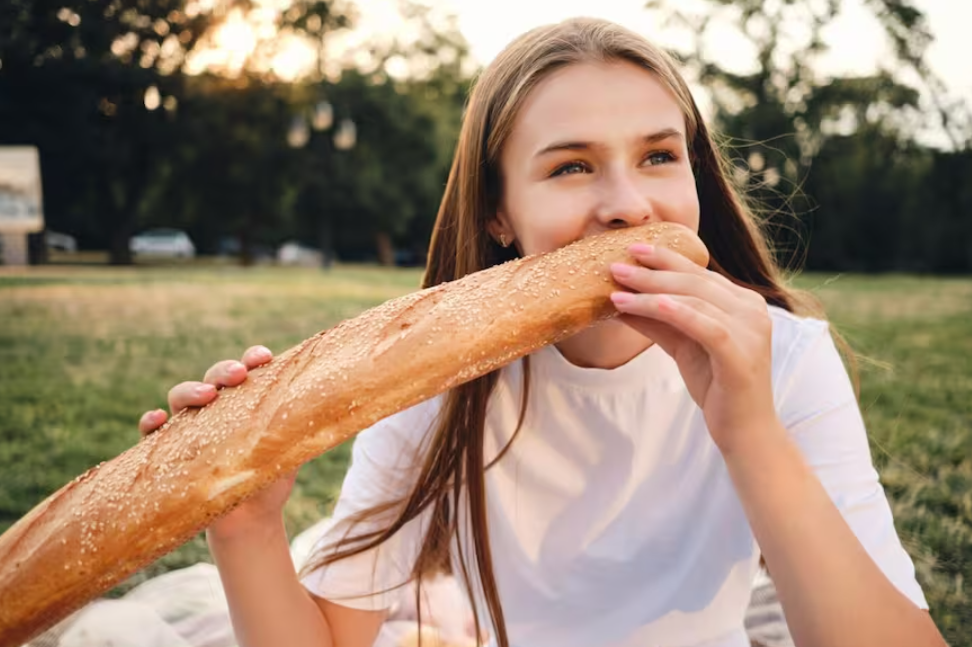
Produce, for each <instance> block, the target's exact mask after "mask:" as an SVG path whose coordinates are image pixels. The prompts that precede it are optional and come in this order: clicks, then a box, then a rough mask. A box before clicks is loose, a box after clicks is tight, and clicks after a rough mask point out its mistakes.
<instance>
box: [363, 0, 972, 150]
mask: <svg viewBox="0 0 972 647" xmlns="http://www.w3.org/2000/svg"><path fill="white" fill-rule="evenodd" d="M425 1H426V2H427V3H429V4H431V5H432V6H434V7H435V8H436V9H437V10H441V11H446V12H452V13H454V14H455V15H456V17H457V19H458V27H459V29H460V31H461V32H462V33H463V35H464V36H465V37H466V39H467V40H468V41H469V44H470V47H471V51H472V55H473V56H474V58H475V59H476V60H477V61H478V62H480V63H482V64H486V63H489V61H490V60H492V59H493V57H495V56H496V54H497V53H498V52H499V51H500V50H501V49H502V48H503V47H504V46H506V44H507V43H509V42H510V41H511V40H513V39H514V38H515V37H516V36H518V35H519V34H521V33H523V32H525V31H527V30H529V29H531V28H533V27H536V26H538V25H542V24H546V23H551V22H556V21H558V20H562V19H564V18H569V17H572V16H594V17H601V18H606V19H609V20H613V21H615V22H618V23H621V24H623V25H625V26H627V27H630V28H632V29H634V30H635V31H638V32H640V33H642V34H645V35H646V36H648V37H649V38H651V39H652V40H653V41H655V42H657V43H658V44H661V45H664V46H669V47H675V48H676V49H678V48H679V47H681V48H683V49H687V48H688V46H689V45H690V43H691V40H690V39H689V37H688V35H687V34H685V33H680V32H679V30H677V29H673V28H671V27H667V28H666V27H665V26H663V24H662V23H661V20H660V18H659V16H658V14H653V13H652V12H650V11H648V10H646V9H645V8H644V6H645V4H646V3H645V0H555V1H554V0H425ZM768 1H772V0H768ZM355 3H356V5H357V6H358V7H359V11H361V16H360V20H359V27H360V31H361V34H362V36H363V35H364V34H368V33H393V32H394V31H395V28H396V24H397V20H396V17H395V10H394V7H395V0H356V2H355ZM677 4H678V6H679V7H680V8H687V9H689V10H691V9H692V8H693V6H696V7H697V6H699V5H700V2H699V1H698V0H677ZM916 4H917V5H918V7H919V8H920V9H921V10H923V11H924V12H925V14H926V16H927V18H928V20H929V25H930V28H931V31H932V33H933V35H934V36H935V42H934V43H933V44H932V45H931V47H930V48H929V50H928V53H927V56H928V61H929V64H930V65H931V67H932V69H933V70H934V72H935V73H936V74H937V75H938V76H939V77H940V78H941V79H942V80H943V81H944V82H945V84H946V86H947V87H948V89H949V91H950V92H952V93H954V94H955V95H956V96H959V97H964V98H965V100H966V101H967V102H968V103H969V105H972V46H970V44H969V26H970V25H972V0H918V2H917V3H916ZM825 34H826V36H825V37H826V41H827V43H828V44H829V45H830V48H831V49H830V51H829V53H828V54H827V55H826V56H825V57H824V58H823V59H822V60H820V61H819V65H818V69H819V71H820V72H821V73H823V74H832V75H837V74H867V73H871V72H874V71H876V70H877V68H878V65H879V63H880V61H882V60H885V61H887V60H892V58H893V50H892V48H891V45H890V43H889V42H888V40H887V37H886V36H885V35H884V33H883V30H882V28H881V26H880V25H879V24H878V22H877V19H876V18H875V17H874V16H873V14H872V13H870V11H869V10H868V9H866V8H865V6H864V1H863V0H843V3H842V10H841V15H840V16H839V17H838V19H837V20H836V21H835V22H834V23H833V24H832V25H831V26H830V28H829V29H828V30H827V32H825ZM740 39H741V37H740V36H738V35H734V34H733V33H732V31H731V30H729V29H724V30H721V31H717V32H715V33H714V37H713V38H712V40H711V42H710V44H709V47H710V50H709V51H710V53H711V54H712V55H714V56H717V57H718V58H719V60H720V61H722V63H723V65H724V66H727V67H730V68H734V69H738V70H739V71H743V70H745V69H746V67H747V65H751V64H752V61H753V57H752V53H751V51H750V50H748V49H747V46H746V43H745V42H744V41H741V40H740ZM905 80H908V79H907V77H905ZM696 94H697V95H698V93H696ZM697 99H699V100H700V103H703V104H704V103H705V98H704V97H698V96H697ZM932 139H935V137H934V135H932Z"/></svg>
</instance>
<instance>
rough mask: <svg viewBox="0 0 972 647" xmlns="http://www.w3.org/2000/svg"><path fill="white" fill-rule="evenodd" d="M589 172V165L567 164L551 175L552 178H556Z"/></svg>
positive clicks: (579, 163) (580, 163)
mask: <svg viewBox="0 0 972 647" xmlns="http://www.w3.org/2000/svg"><path fill="white" fill-rule="evenodd" d="M587 171H588V168H587V165H586V164H584V163H582V162H567V163H566V164H563V165H561V166H558V167H557V168H556V169H554V172H553V173H551V174H550V177H556V176H558V175H574V174H576V173H585V172H587Z"/></svg>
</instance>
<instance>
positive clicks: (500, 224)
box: [486, 209, 515, 245]
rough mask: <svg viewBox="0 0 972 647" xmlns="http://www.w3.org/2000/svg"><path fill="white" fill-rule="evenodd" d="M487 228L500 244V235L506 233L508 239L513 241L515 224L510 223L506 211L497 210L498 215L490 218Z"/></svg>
mask: <svg viewBox="0 0 972 647" xmlns="http://www.w3.org/2000/svg"><path fill="white" fill-rule="evenodd" d="M486 229H487V231H489V235H490V237H492V239H493V240H495V241H496V244H497V245H498V244H499V241H500V236H503V235H505V236H506V239H507V240H508V241H511V242H512V241H513V239H514V237H515V236H514V234H513V226H512V225H511V224H510V218H509V216H507V215H506V212H505V211H503V210H502V209H500V210H498V211H497V212H496V215H495V216H493V217H492V218H490V219H489V222H488V223H487V224H486Z"/></svg>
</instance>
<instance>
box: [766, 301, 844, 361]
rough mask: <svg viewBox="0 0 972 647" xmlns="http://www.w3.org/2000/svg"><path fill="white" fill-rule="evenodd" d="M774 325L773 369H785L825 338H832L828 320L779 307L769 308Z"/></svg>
mask: <svg viewBox="0 0 972 647" xmlns="http://www.w3.org/2000/svg"><path fill="white" fill-rule="evenodd" d="M769 315H770V320H771V321H772V323H773V368H774V371H775V370H777V369H780V370H782V369H784V368H786V367H787V366H788V365H791V364H792V362H793V361H794V360H796V359H798V358H799V357H800V356H801V355H803V354H804V353H806V352H807V350H808V349H809V348H811V347H812V346H814V345H815V344H817V343H819V342H820V340H821V339H823V338H830V323H829V322H828V321H827V320H826V319H819V318H817V317H807V316H802V315H797V314H794V313H792V312H790V311H788V310H784V309H783V308H780V307H777V306H769Z"/></svg>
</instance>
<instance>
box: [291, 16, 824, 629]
mask: <svg viewBox="0 0 972 647" xmlns="http://www.w3.org/2000/svg"><path fill="white" fill-rule="evenodd" d="M611 61H626V62H630V63H634V64H635V65H638V66H640V67H642V68H644V69H645V70H647V71H648V72H650V73H652V74H654V75H655V76H656V78H658V79H659V80H660V81H661V83H662V84H663V85H664V86H665V87H666V88H667V89H668V90H669V91H670V92H671V93H672V95H673V96H674V97H675V100H676V101H677V102H678V104H679V105H680V106H681V108H682V111H683V114H684V116H685V126H686V131H687V132H686V134H687V141H688V148H689V155H690V157H691V163H692V167H693V171H694V174H695V179H696V185H697V190H698V196H699V203H700V208H701V219H700V225H699V236H700V237H701V238H702V240H703V241H704V242H705V244H706V245H707V246H708V248H709V251H710V254H711V257H712V261H711V264H710V269H712V270H714V271H717V272H720V273H722V274H723V275H725V276H726V277H729V278H730V279H731V280H733V281H735V282H736V283H738V284H740V285H743V286H746V287H748V288H750V289H752V290H755V291H757V292H759V293H760V294H762V295H763V296H764V297H765V298H766V300H767V302H768V303H770V304H771V305H775V306H779V307H781V308H784V309H786V310H789V311H791V312H800V313H802V314H815V315H818V314H819V312H817V311H816V310H815V308H814V306H813V305H812V300H809V299H807V298H805V296H804V295H802V294H801V293H798V292H796V291H793V290H790V289H788V288H787V287H786V286H785V285H784V282H783V280H782V277H781V273H780V270H779V268H778V267H777V265H776V263H775V262H774V259H773V257H772V254H771V252H770V249H769V247H768V244H767V238H766V236H765V235H764V234H763V232H762V230H761V227H760V225H759V223H758V222H757V220H756V217H755V216H754V214H753V212H752V211H751V210H750V209H749V208H748V207H747V206H746V203H745V201H744V200H743V199H742V198H741V196H740V195H739V194H738V193H737V191H736V189H735V188H734V186H733V184H732V182H731V181H730V179H729V178H730V175H729V174H728V172H727V163H726V161H725V159H724V157H723V156H722V154H721V153H720V151H719V149H718V148H717V147H716V145H715V144H714V142H713V140H712V137H711V136H710V134H709V131H708V130H707V128H706V125H705V123H704V121H703V120H702V117H701V115H700V113H699V110H698V107H697V106H696V104H695V101H694V100H693V98H692V95H691V92H690V91H689V88H688V85H687V84H686V82H685V80H684V79H683V78H682V76H681V74H680V73H679V72H678V70H677V68H676V64H675V62H674V61H673V60H672V59H671V58H670V57H669V56H668V55H667V54H666V53H665V52H664V51H662V50H661V49H659V48H657V47H655V46H653V45H652V44H651V43H649V42H648V41H647V40H646V39H644V38H643V37H642V36H640V35H638V34H635V33H633V32H631V31H629V30H627V29H625V28H623V27H621V26H619V25H616V24H613V23H610V22H606V21H603V20H595V19H586V18H584V19H572V20H567V21H565V22H561V23H558V24H554V25H549V26H545V27H540V28H537V29H534V30H532V31H530V32H528V33H526V34H524V35H523V36H521V37H519V38H518V39H516V40H515V41H513V42H512V43H511V44H510V45H509V46H508V47H507V48H506V49H505V50H504V51H503V52H502V53H501V54H500V55H499V56H498V57H497V58H496V59H495V60H494V61H493V62H492V63H491V64H490V65H489V67H487V68H486V69H485V70H484V71H483V73H482V75H481V76H480V78H479V79H478V81H477V83H476V84H475V86H474V89H473V91H472V93H471V95H470V98H469V102H468V105H467V108H466V114H465V117H464V120H463V124H462V130H461V132H460V135H459V141H458V144H457V146H456V152H455V158H454V160H453V163H452V168H451V171H450V173H449V179H448V182H447V184H446V188H445V194H444V195H443V198H442V203H441V206H440V207H439V212H438V217H437V219H436V222H435V227H434V230H433V233H432V241H431V246H430V250H429V257H428V265H427V269H426V273H425V277H424V279H423V287H430V286H433V285H437V284H439V283H443V282H446V281H452V280H455V279H458V278H460V277H462V276H464V275H466V274H469V273H471V272H477V271H479V270H482V269H485V268H487V267H490V266H492V265H495V264H497V263H500V262H503V261H505V260H509V259H510V258H511V257H512V254H514V253H515V252H512V251H511V249H504V248H503V247H501V246H499V245H498V244H497V243H496V242H495V241H494V240H493V239H492V238H491V237H490V235H489V234H488V232H487V224H488V223H489V222H490V220H491V219H492V218H494V217H495V215H496V212H497V207H498V205H499V200H500V196H501V193H502V186H501V175H500V162H499V160H500V152H501V151H502V150H503V145H504V144H505V142H506V141H507V139H508V138H509V136H510V132H511V131H512V129H513V126H514V123H515V121H516V117H517V114H518V113H519V111H520V108H521V106H522V105H523V102H524V100H525V99H526V97H527V96H528V95H529V94H530V92H531V90H532V89H533V88H535V87H536V86H537V85H538V84H539V83H541V82H542V81H543V80H544V79H545V78H547V77H548V76H549V75H550V74H551V73H552V72H554V71H556V70H558V69H561V68H563V67H565V66H568V65H573V64H577V63H584V62H611ZM525 369H526V370H525V371H524V374H525V376H526V377H525V387H528V385H529V363H528V362H527V363H526V365H525ZM497 375H498V373H496V372H494V373H491V374H488V375H485V376H483V377H481V378H478V379H476V380H473V381H472V382H469V383H467V384H464V385H462V386H460V387H458V388H455V389H453V390H451V391H450V392H449V393H448V394H447V395H446V396H445V398H444V401H443V406H442V409H441V412H440V415H439V418H438V420H437V423H436V425H435V426H434V429H433V430H432V436H431V438H430V442H429V444H428V450H427V451H426V452H425V454H424V456H422V457H421V459H420V461H419V462H418V464H417V465H416V469H417V478H416V479H415V482H414V484H413V485H412V487H411V490H410V492H409V494H408V495H407V496H406V497H404V498H403V499H401V500H398V501H388V502H386V503H384V504H382V505H381V506H378V507H376V508H373V509H371V510H368V511H366V512H365V513H364V514H362V515H360V516H359V517H357V518H356V520H357V521H364V520H372V521H373V520H375V519H377V518H385V517H382V516H381V515H386V514H388V513H391V515H390V516H389V517H387V518H388V523H387V525H385V526H384V528H383V529H381V530H377V531H370V532H362V533H360V534H358V535H355V536H350V537H348V538H346V539H344V540H343V541H341V542H340V544H339V546H338V547H337V550H335V551H333V552H330V553H329V554H326V555H322V556H320V557H319V559H317V561H316V563H314V564H312V565H311V567H310V568H311V569H313V568H319V567H322V566H325V565H327V564H330V563H333V562H335V561H338V560H340V559H344V558H346V557H350V556H352V555H355V554H358V553H361V552H363V551H366V550H369V549H372V548H374V547H376V546H378V545H380V544H381V543H383V542H385V541H386V540H388V539H389V538H390V537H392V536H393V535H394V534H395V533H396V532H398V531H399V530H400V529H401V528H402V527H403V526H404V525H405V524H406V523H408V522H409V521H411V520H413V519H415V518H416V517H418V516H419V515H420V514H422V513H423V512H425V511H426V510H428V509H429V508H431V509H432V513H431V519H432V522H431V524H430V526H429V529H428V532H427V535H426V538H425V542H424V544H423V546H422V549H421V552H420V554H419V558H418V561H417V563H416V564H415V567H414V569H413V572H412V577H413V578H417V579H418V580H419V581H421V578H422V576H423V575H425V574H428V573H429V572H432V571H434V570H436V569H439V568H442V567H443V566H444V565H446V564H448V562H449V559H448V557H449V554H450V546H455V551H456V554H455V564H456V570H458V571H459V573H460V574H461V577H462V578H463V580H464V582H465V586H466V589H467V592H468V593H469V595H470V598H471V599H474V598H473V596H474V591H473V584H472V582H473V581H474V580H473V578H471V577H470V575H471V570H470V568H471V564H470V561H469V560H468V558H467V556H466V555H464V554H463V550H462V542H459V541H455V542H453V540H454V539H456V538H457V533H458V526H457V510H458V506H459V502H460V501H461V500H462V498H463V497H465V502H466V504H467V506H468V512H469V515H468V516H469V523H470V536H471V539H472V545H473V550H474V557H475V562H474V566H475V567H476V569H477V571H478V573H477V574H478V580H479V583H480V586H481V593H482V596H483V599H484V600H485V603H486V606H487V609H488V612H489V615H490V620H491V624H492V626H493V627H494V629H495V632H496V638H497V641H498V644H499V645H500V646H501V647H508V645H509V640H508V637H507V632H506V626H505V622H504V617H503V608H502V605H501V603H500V600H499V594H498V591H497V585H496V580H495V577H494V574H493V567H492V555H491V552H490V547H489V528H488V526H487V521H486V519H487V515H486V485H485V471H486V469H488V468H489V466H485V467H484V452H483V437H484V427H485V419H486V405H487V402H488V400H489V397H490V394H491V393H492V391H493V388H494V386H495V385H496V382H497ZM527 397H528V389H527V388H525V389H524V398H523V402H522V404H521V415H520V422H521V423H522V420H523V412H524V411H525V407H526V400H527ZM514 440H515V433H514ZM511 442H513V441H511ZM507 448H508V446H507ZM501 457H502V454H501ZM497 460H498V459H497ZM494 462H495V461H494ZM474 613H475V611H474ZM475 621H476V627H477V633H479V629H480V618H479V615H478V614H475Z"/></svg>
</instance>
